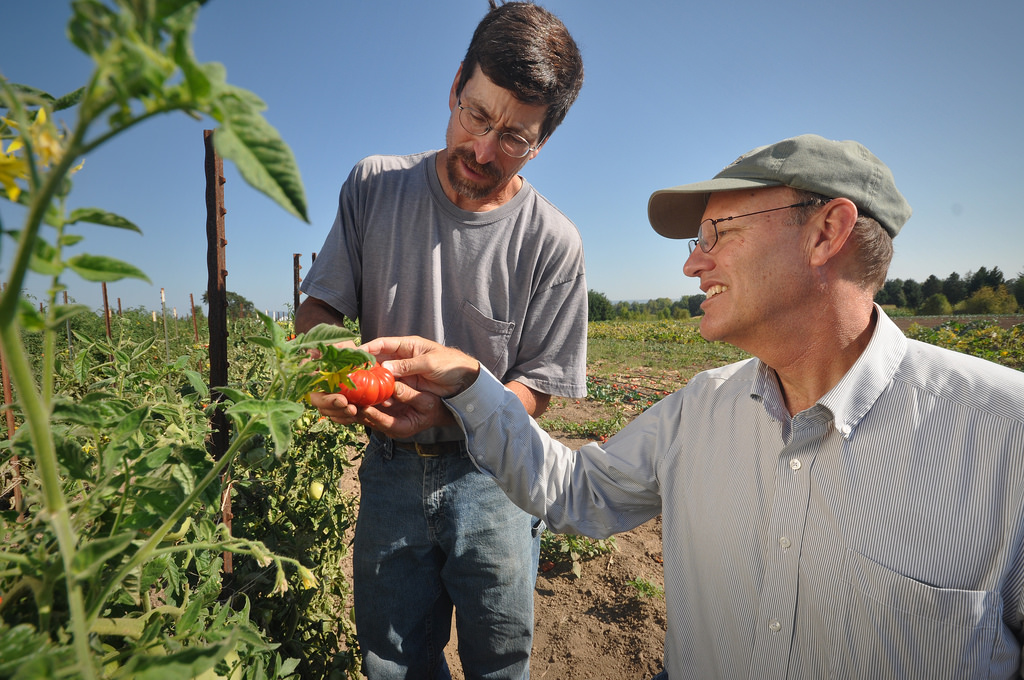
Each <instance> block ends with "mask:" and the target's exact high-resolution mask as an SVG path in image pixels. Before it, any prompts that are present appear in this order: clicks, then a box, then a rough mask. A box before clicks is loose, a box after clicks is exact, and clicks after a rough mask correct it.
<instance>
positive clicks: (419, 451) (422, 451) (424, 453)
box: [413, 442, 440, 458]
mask: <svg viewBox="0 0 1024 680" xmlns="http://www.w3.org/2000/svg"><path fill="white" fill-rule="evenodd" d="M413 447H414V448H415V449H416V455H417V456H419V457H420V458H437V457H438V456H439V455H440V454H438V453H437V452H436V447H435V452H434V453H430V452H429V451H428V450H427V449H426V447H424V446H422V445H420V443H419V442H413Z"/></svg>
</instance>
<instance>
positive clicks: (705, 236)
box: [688, 198, 822, 253]
mask: <svg viewBox="0 0 1024 680" xmlns="http://www.w3.org/2000/svg"><path fill="white" fill-rule="evenodd" d="M821 203H822V199H819V198H814V199H811V200H809V201H803V202H801V203H794V204H793V205H784V206H782V207H780V208H768V209H767V210H757V211H754V212H751V213H746V214H743V215H732V216H730V217H719V218H718V219H711V218H710V217H709V218H708V219H706V220H704V221H703V222H701V223H700V226H699V227H698V228H697V238H694V239H690V242H689V243H688V245H689V247H690V252H691V253H692V252H693V251H694V249H695V248H696V247H697V246H700V249H701V250H702V251H703V252H705V253H710V252H711V249H712V248H714V247H715V244H716V243H718V223H719V222H728V221H729V220H736V219H739V218H741V217H750V216H751V215H760V214H762V213H769V212H775V211H776V210H788V209H790V208H806V207H807V206H809V205H815V204H821Z"/></svg>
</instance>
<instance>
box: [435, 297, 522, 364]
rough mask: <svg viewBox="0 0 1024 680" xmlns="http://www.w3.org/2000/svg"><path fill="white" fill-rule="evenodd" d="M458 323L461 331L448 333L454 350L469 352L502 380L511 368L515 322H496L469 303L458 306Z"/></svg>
mask: <svg viewBox="0 0 1024 680" xmlns="http://www.w3.org/2000/svg"><path fill="white" fill-rule="evenodd" d="M456 323H457V324H459V325H460V326H461V328H455V329H452V328H449V329H448V332H447V333H446V335H447V337H448V338H449V341H448V342H447V343H446V344H452V342H451V340H453V339H455V340H457V342H455V343H454V344H452V346H455V347H458V348H459V349H461V350H463V351H465V352H467V353H468V354H470V355H472V356H473V357H475V358H476V359H477V360H478V361H480V363H482V364H483V365H484V366H486V367H487V370H489V371H490V372H491V373H493V374H494V375H495V376H497V377H498V378H499V379H501V378H502V376H504V375H505V373H506V372H507V371H508V368H509V362H510V360H509V353H508V345H509V339H510V338H511V337H512V333H513V332H514V331H515V328H516V325H515V323H514V322H512V321H501V320H499V319H494V318H492V317H490V316H488V315H487V314H484V313H483V312H481V311H480V310H479V309H477V307H476V306H475V305H474V304H472V303H471V302H470V301H469V300H463V301H462V304H461V305H459V315H458V319H457V320H456Z"/></svg>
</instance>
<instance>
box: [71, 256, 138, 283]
mask: <svg viewBox="0 0 1024 680" xmlns="http://www.w3.org/2000/svg"><path fill="white" fill-rule="evenodd" d="M68 266H69V267H71V269H72V270H73V271H74V272H75V273H76V274H78V275H79V276H81V277H82V278H83V279H85V280H86V281H120V280H121V279H125V278H133V279H142V280H143V281H145V282H146V283H152V281H150V280H149V277H148V276H146V275H145V274H144V273H142V270H141V269H139V268H137V267H135V266H133V265H130V264H128V263H127V262H122V261H121V260H115V259H114V258H112V257H107V256H105V255H88V254H86V253H83V254H81V255H75V256H74V257H72V258H71V259H70V260H68Z"/></svg>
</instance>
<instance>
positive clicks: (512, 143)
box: [458, 98, 540, 158]
mask: <svg viewBox="0 0 1024 680" xmlns="http://www.w3.org/2000/svg"><path fill="white" fill-rule="evenodd" d="M458 106H459V123H461V124H462V127H463V129H464V130H465V131H466V132H468V133H469V134H471V135H476V136H477V137H483V136H484V135H486V134H487V133H488V132H490V131H491V130H494V128H493V127H491V122H490V121H489V120H487V118H485V117H484V114H482V113H480V112H479V111H477V110H476V109H471V108H469V107H468V106H463V105H462V99H461V98H460V99H459V100H458ZM494 131H495V132H498V131H497V130H494ZM498 146H500V147H501V150H502V151H504V152H505V153H506V154H508V155H509V156H511V157H512V158H523V157H524V156H526V154H528V153H530V152H531V151H536V150H537V149H539V148H540V144H538V145H537V146H530V143H529V142H528V141H526V140H525V139H523V138H522V137H520V136H519V135H517V134H515V133H513V132H498Z"/></svg>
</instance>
